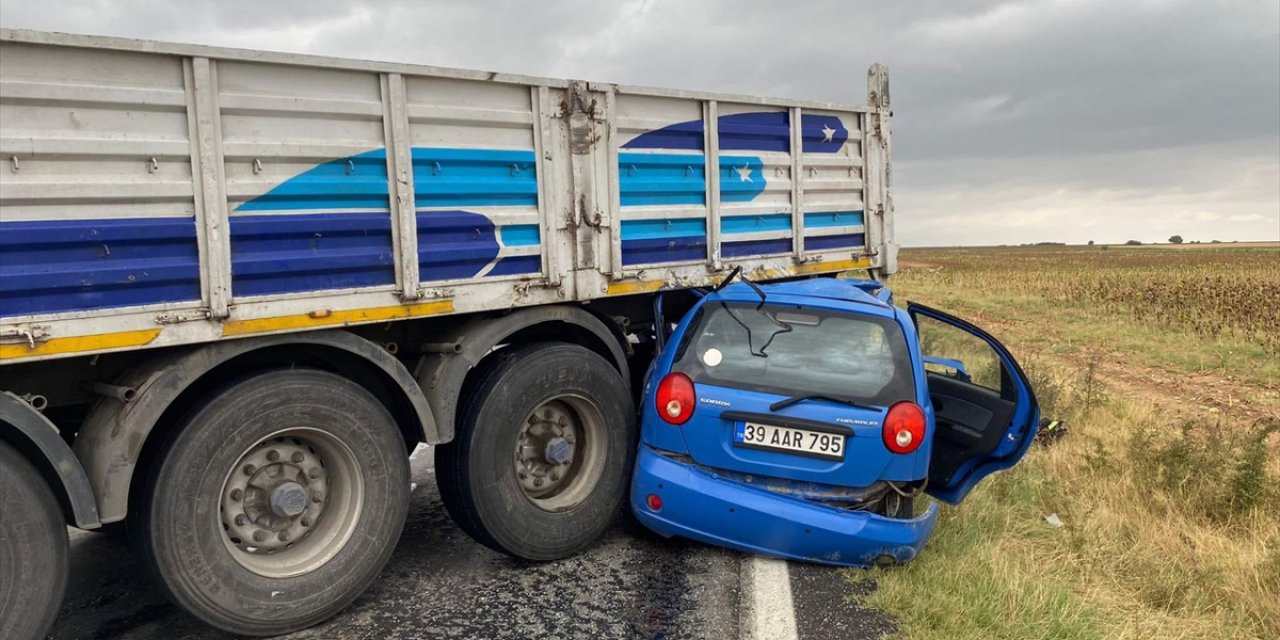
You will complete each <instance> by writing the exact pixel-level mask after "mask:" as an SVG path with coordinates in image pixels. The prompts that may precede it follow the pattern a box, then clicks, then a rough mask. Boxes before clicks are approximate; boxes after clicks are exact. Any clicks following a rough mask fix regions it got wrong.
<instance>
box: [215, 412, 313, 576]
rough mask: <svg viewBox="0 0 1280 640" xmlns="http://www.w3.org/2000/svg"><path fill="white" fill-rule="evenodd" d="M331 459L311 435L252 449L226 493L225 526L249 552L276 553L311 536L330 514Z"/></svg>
mask: <svg viewBox="0 0 1280 640" xmlns="http://www.w3.org/2000/svg"><path fill="white" fill-rule="evenodd" d="M327 475H328V474H327V473H326V471H325V461H324V459H323V457H322V456H320V455H319V454H317V453H316V452H315V450H314V447H312V446H310V445H309V444H308V443H307V441H306V440H304V439H301V438H296V437H289V438H286V437H277V438H272V439H269V440H267V441H264V442H262V443H261V444H259V445H258V446H256V447H254V448H253V449H250V450H249V451H248V452H247V453H246V454H245V455H244V456H243V457H241V459H240V462H239V463H238V464H237V465H236V468H235V469H234V470H232V472H231V475H230V477H229V478H228V481H227V485H226V487H225V489H224V490H223V495H222V526H223V529H224V530H225V532H226V535H227V537H228V538H229V539H230V542H231V543H232V544H233V545H235V546H236V548H238V549H239V550H241V551H243V552H246V553H249V554H272V553H276V552H279V551H281V550H283V549H287V548H289V547H292V546H293V545H295V544H297V543H298V542H299V541H301V540H303V539H305V538H306V537H307V535H308V534H309V533H310V532H311V530H312V529H313V528H314V526H315V524H316V523H317V522H318V521H319V520H320V518H321V517H323V516H324V508H325V498H326V494H327V493H328V478H327Z"/></svg>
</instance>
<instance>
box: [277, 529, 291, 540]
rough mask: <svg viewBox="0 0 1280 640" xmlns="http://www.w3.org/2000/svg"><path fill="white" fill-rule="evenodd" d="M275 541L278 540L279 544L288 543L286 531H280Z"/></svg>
mask: <svg viewBox="0 0 1280 640" xmlns="http://www.w3.org/2000/svg"><path fill="white" fill-rule="evenodd" d="M276 539H277V540H279V541H280V542H288V541H289V532H288V531H281V532H280V535H277V536H276Z"/></svg>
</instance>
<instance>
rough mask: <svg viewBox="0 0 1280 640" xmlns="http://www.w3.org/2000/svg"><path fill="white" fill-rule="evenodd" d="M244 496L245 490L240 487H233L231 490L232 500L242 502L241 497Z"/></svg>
mask: <svg viewBox="0 0 1280 640" xmlns="http://www.w3.org/2000/svg"><path fill="white" fill-rule="evenodd" d="M243 497H244V492H243V491H241V490H239V489H232V490H231V499H232V500H235V501H236V502H240V498H243Z"/></svg>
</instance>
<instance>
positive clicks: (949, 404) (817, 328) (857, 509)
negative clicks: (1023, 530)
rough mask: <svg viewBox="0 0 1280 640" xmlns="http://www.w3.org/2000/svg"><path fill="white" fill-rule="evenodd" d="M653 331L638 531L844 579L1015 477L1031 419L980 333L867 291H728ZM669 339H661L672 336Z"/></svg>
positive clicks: (1032, 407) (1015, 369)
mask: <svg viewBox="0 0 1280 640" xmlns="http://www.w3.org/2000/svg"><path fill="white" fill-rule="evenodd" d="M698 295H700V296H701V297H700V298H698V299H696V300H695V301H694V302H692V304H691V307H690V308H689V310H688V312H687V313H685V314H684V315H683V317H682V318H681V319H680V321H679V323H678V324H676V325H675V327H674V330H672V329H671V324H670V323H668V322H666V321H665V320H662V309H661V307H662V305H663V304H664V301H663V300H662V299H659V301H658V302H657V307H658V308H657V309H656V312H657V315H658V318H659V322H658V324H659V325H660V326H659V328H658V331H657V334H658V335H657V338H658V349H659V355H658V358H657V360H656V361H655V362H654V364H653V366H652V368H651V369H650V371H649V373H648V375H647V378H646V381H645V385H644V403H643V407H642V414H641V436H640V445H639V452H638V457H637V460H636V466H635V475H634V478H633V482H632V490H631V503H632V510H633V511H634V512H635V514H636V516H637V517H638V519H639V520H640V521H641V522H642V523H644V524H645V525H646V526H647V527H649V528H650V529H652V530H654V531H656V532H658V533H659V534H661V535H664V536H668V537H669V536H682V537H685V538H691V539H693V540H699V541H702V542H706V543H709V544H714V545H720V546H724V547H729V548H733V549H738V550H742V551H747V552H751V553H760V554H766V555H772V556H778V557H783V558H789V559H795V560H805V561H811V562H818V563H825V564H833V565H843V566H871V565H887V564H894V563H901V562H906V561H909V560H911V559H912V558H914V557H916V555H918V554H919V553H920V551H921V550H922V549H923V548H924V545H925V543H926V542H927V541H928V539H929V535H930V534H931V533H932V531H933V528H934V525H935V523H936V520H937V515H938V512H937V505H936V504H931V505H930V506H929V507H928V508H927V509H924V510H922V512H921V513H917V510H916V509H915V507H914V504H915V500H914V498H915V497H917V496H919V495H920V494H922V493H925V494H928V495H931V496H933V497H935V498H937V499H938V500H941V501H943V502H947V503H950V504H957V503H959V502H960V501H962V500H963V499H964V498H965V496H966V495H968V494H969V492H970V491H972V490H973V488H974V486H975V485H977V484H978V482H979V481H981V480H982V479H983V478H985V477H986V476H988V475H990V474H992V473H994V472H996V471H999V470H1001V469H1007V468H1009V467H1011V466H1013V465H1014V464H1016V463H1017V462H1018V461H1019V460H1020V459H1021V458H1022V456H1023V455H1024V454H1025V453H1026V452H1027V448H1028V447H1029V446H1030V445H1031V441H1032V439H1033V438H1034V437H1035V432H1036V427H1037V425H1038V423H1039V419H1040V416H1039V414H1040V411H1039V408H1038V406H1037V405H1036V400H1035V395H1034V393H1033V392H1032V389H1031V386H1030V385H1029V384H1028V382H1027V378H1026V375H1025V374H1024V373H1023V372H1022V369H1021V368H1020V367H1019V366H1018V363H1017V361H1015V360H1014V358H1013V356H1012V355H1010V353H1009V351H1008V350H1007V349H1006V348H1005V347H1004V346H1003V345H1001V344H1000V343H999V342H998V341H997V340H996V339H995V338H993V337H991V335H990V334H988V333H986V332H985V331H983V330H981V329H979V328H977V327H975V326H973V325H971V324H969V323H967V322H964V321H963V320H960V319H958V318H956V317H954V316H951V315H948V314H946V313H943V312H941V311H937V310H934V309H930V308H928V307H925V306H922V305H916V304H911V305H909V306H908V307H907V308H906V309H905V310H903V309H900V308H898V307H895V306H894V305H893V304H892V294H891V293H890V292H889V290H888V289H887V288H885V287H884V286H883V285H882V284H881V283H879V282H877V281H874V280H842V279H832V278H820V279H811V280H804V281H797V282H788V283H780V284H767V285H758V286H757V285H755V284H753V283H750V282H746V281H740V282H736V283H734V284H730V285H728V286H725V287H723V288H722V289H720V290H717V291H710V292H700V293H699V294H698ZM668 333H669V335H668Z"/></svg>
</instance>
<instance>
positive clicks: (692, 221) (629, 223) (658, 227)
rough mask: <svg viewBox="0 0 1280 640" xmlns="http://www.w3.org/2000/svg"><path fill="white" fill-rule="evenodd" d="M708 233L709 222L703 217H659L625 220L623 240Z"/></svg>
mask: <svg viewBox="0 0 1280 640" xmlns="http://www.w3.org/2000/svg"><path fill="white" fill-rule="evenodd" d="M705 235H707V223H706V220H703V219H702V218H674V219H667V218H657V219H653V220H623V221H622V239H623V240H651V239H653V238H687V237H692V236H705Z"/></svg>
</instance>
